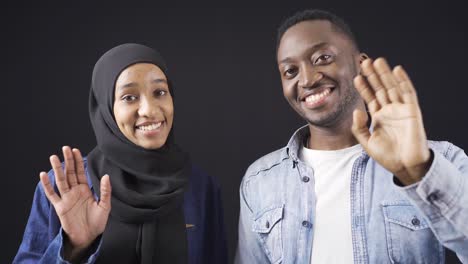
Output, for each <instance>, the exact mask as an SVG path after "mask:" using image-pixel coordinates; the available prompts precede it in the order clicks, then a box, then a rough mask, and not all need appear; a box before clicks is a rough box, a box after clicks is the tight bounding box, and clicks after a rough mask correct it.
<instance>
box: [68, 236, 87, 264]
mask: <svg viewBox="0 0 468 264" xmlns="http://www.w3.org/2000/svg"><path fill="white" fill-rule="evenodd" d="M63 236H64V237H63V258H64V259H65V260H67V261H69V262H71V263H80V262H81V260H82V259H83V258H85V257H86V253H87V251H88V249H89V248H90V247H91V244H92V243H93V241H94V240H91V241H89V242H84V243H74V242H73V240H72V239H70V237H69V236H68V235H67V234H66V233H65V232H64V233H63Z"/></svg>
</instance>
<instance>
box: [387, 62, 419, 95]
mask: <svg viewBox="0 0 468 264" xmlns="http://www.w3.org/2000/svg"><path fill="white" fill-rule="evenodd" d="M393 75H394V76H395V79H396V80H397V82H398V83H399V85H400V91H401V97H402V99H403V102H404V103H410V104H411V103H416V104H417V103H418V97H417V95H416V89H414V86H413V83H412V82H411V80H410V78H409V77H408V74H406V71H405V70H404V69H403V67H402V66H396V67H395V69H393Z"/></svg>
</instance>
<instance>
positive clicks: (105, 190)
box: [99, 174, 112, 211]
mask: <svg viewBox="0 0 468 264" xmlns="http://www.w3.org/2000/svg"><path fill="white" fill-rule="evenodd" d="M111 194H112V187H111V184H110V179H109V175H107V174H106V175H104V176H102V178H101V197H100V201H99V206H100V207H102V208H103V209H105V210H106V211H109V210H110V208H111Z"/></svg>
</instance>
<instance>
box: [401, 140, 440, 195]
mask: <svg viewBox="0 0 468 264" xmlns="http://www.w3.org/2000/svg"><path fill="white" fill-rule="evenodd" d="M427 152H428V153H427V155H426V158H425V159H424V161H423V162H421V163H419V164H417V165H415V166H412V167H410V168H406V169H405V170H404V171H401V172H398V173H395V177H397V178H398V180H399V181H400V183H401V184H402V185H404V186H407V185H411V184H414V183H417V182H419V181H421V180H422V178H423V177H424V175H426V174H427V172H428V171H429V169H430V168H431V165H432V161H433V160H434V153H433V152H432V150H430V149H428V150H427Z"/></svg>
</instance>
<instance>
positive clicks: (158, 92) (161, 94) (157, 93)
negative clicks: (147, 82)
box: [156, 90, 167, 96]
mask: <svg viewBox="0 0 468 264" xmlns="http://www.w3.org/2000/svg"><path fill="white" fill-rule="evenodd" d="M166 94H167V91H165V90H157V91H156V95H157V96H163V95H166Z"/></svg>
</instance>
